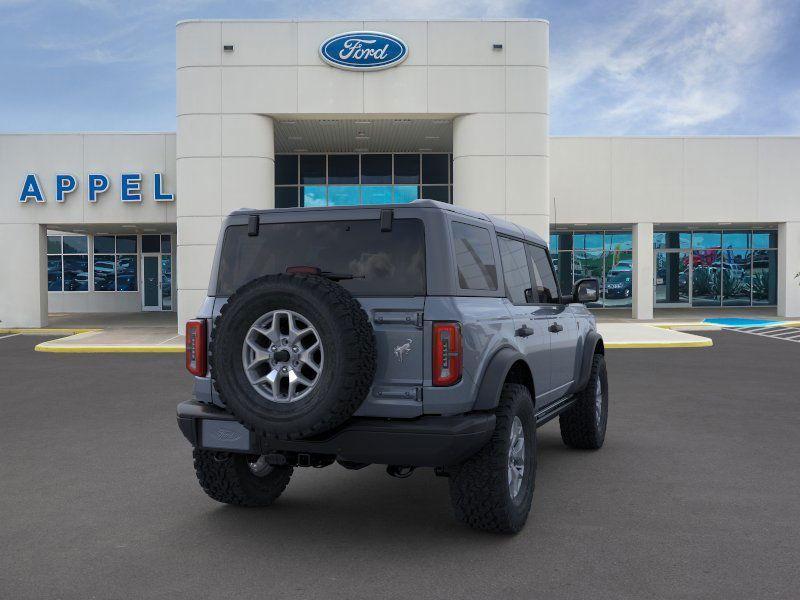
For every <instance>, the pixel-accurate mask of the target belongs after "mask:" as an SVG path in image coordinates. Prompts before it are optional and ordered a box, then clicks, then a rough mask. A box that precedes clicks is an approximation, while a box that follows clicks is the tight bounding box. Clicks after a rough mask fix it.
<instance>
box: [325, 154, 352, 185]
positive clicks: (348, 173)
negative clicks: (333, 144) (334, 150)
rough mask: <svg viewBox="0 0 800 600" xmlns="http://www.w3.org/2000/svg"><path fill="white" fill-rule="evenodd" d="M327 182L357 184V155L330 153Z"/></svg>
mask: <svg viewBox="0 0 800 600" xmlns="http://www.w3.org/2000/svg"><path fill="white" fill-rule="evenodd" d="M328 183H329V184H346V183H354V184H358V155H357V154H331V155H330V156H329V157H328Z"/></svg>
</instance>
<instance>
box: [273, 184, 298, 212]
mask: <svg viewBox="0 0 800 600" xmlns="http://www.w3.org/2000/svg"><path fill="white" fill-rule="evenodd" d="M296 206H297V188H296V187H276V188H275V208H294V207H296Z"/></svg>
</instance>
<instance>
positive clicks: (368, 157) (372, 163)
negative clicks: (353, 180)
mask: <svg viewBox="0 0 800 600" xmlns="http://www.w3.org/2000/svg"><path fill="white" fill-rule="evenodd" d="M361 183H362V184H374V183H392V155H391V154H363V155H362V156H361Z"/></svg>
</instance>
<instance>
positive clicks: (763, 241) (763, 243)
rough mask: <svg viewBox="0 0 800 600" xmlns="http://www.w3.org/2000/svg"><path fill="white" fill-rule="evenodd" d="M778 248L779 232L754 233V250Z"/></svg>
mask: <svg viewBox="0 0 800 600" xmlns="http://www.w3.org/2000/svg"><path fill="white" fill-rule="evenodd" d="M777 247H778V232H777V231H775V230H772V231H754V232H753V248H777Z"/></svg>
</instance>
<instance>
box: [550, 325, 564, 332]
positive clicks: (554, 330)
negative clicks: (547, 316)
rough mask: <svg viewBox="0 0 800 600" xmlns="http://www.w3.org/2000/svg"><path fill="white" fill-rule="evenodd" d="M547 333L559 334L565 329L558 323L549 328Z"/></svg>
mask: <svg viewBox="0 0 800 600" xmlns="http://www.w3.org/2000/svg"><path fill="white" fill-rule="evenodd" d="M547 331H549V332H550V333H558V332H559V331H564V328H563V327H562V326H561V325H559V324H558V323H552V324H551V325H550V327H548V328H547Z"/></svg>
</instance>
